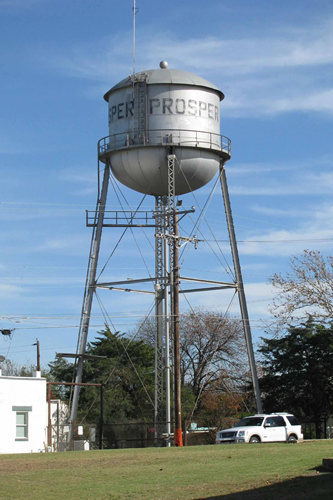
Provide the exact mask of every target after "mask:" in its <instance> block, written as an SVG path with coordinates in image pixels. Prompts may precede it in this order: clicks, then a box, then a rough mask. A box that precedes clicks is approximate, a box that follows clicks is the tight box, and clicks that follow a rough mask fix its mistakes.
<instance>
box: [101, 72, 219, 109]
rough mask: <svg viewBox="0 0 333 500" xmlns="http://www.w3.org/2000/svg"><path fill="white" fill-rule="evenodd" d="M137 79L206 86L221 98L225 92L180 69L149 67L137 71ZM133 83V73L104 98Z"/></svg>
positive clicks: (106, 98) (203, 79)
mask: <svg viewBox="0 0 333 500" xmlns="http://www.w3.org/2000/svg"><path fill="white" fill-rule="evenodd" d="M134 76H135V81H144V80H145V81H146V83H147V84H148V85H159V84H171V85H189V86H191V87H192V86H193V87H205V88H209V89H211V90H213V91H215V92H216V93H217V94H218V95H219V97H220V100H221V101H222V99H224V94H223V92H221V90H219V89H218V88H217V87H216V86H215V85H213V84H212V83H210V82H209V81H208V80H205V78H201V77H200V76H198V75H194V74H193V73H189V72H188V71H183V70H180V69H167V68H163V69H149V70H147V71H140V72H139V73H135V75H134ZM132 84H133V75H130V76H128V77H127V78H125V79H124V80H121V82H119V83H117V84H116V85H114V87H112V88H111V89H110V90H109V91H108V92H106V94H105V95H104V99H105V100H106V101H108V99H109V95H110V94H111V93H112V92H113V91H115V90H117V89H122V88H124V87H130V86H131V85H132Z"/></svg>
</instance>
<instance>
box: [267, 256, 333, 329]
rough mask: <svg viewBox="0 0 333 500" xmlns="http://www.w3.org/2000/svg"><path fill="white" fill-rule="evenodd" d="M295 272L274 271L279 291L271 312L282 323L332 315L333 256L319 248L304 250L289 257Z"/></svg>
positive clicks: (325, 318) (324, 317) (332, 316)
mask: <svg viewBox="0 0 333 500" xmlns="http://www.w3.org/2000/svg"><path fill="white" fill-rule="evenodd" d="M290 265H291V269H292V272H289V273H287V274H286V275H282V274H281V273H279V274H274V276H273V277H272V279H271V283H272V284H273V286H274V287H275V288H276V289H277V290H278V295H277V296H276V298H275V299H274V301H273V304H272V306H271V312H272V313H273V315H274V316H275V317H276V318H277V319H278V320H279V321H281V322H283V323H288V322H289V323H290V322H293V323H294V322H295V321H299V320H302V321H303V320H304V318H306V317H308V316H312V317H313V318H315V319H316V320H324V321H327V320H331V319H332V318H333V257H326V258H325V257H323V255H322V254H321V253H320V252H319V251H317V250H304V252H303V254H302V255H300V256H294V257H291V259H290Z"/></svg>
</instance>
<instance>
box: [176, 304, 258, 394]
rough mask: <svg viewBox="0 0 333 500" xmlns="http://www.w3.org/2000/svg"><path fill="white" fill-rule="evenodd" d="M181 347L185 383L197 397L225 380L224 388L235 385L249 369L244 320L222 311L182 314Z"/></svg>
mask: <svg viewBox="0 0 333 500" xmlns="http://www.w3.org/2000/svg"><path fill="white" fill-rule="evenodd" d="M180 349H181V359H182V374H183V382H184V383H189V384H190V385H191V387H192V390H193V393H194V395H195V397H196V398H199V397H200V395H201V394H202V393H204V392H205V390H206V389H207V388H208V387H210V386H212V385H214V384H215V385H216V383H218V381H220V382H221V380H223V385H222V387H224V388H226V387H228V386H230V385H234V382H235V380H236V379H238V380H240V379H241V378H242V376H243V374H244V372H245V371H247V369H248V366H247V363H246V358H245V357H244V354H245V345H244V338H243V329H242V325H241V322H240V321H239V320H237V319H234V318H228V317H225V315H223V314H222V313H218V312H209V311H201V310H195V311H194V312H191V313H187V314H183V315H182V316H181V320H180ZM244 366H245V368H244ZM221 383H222V382H221Z"/></svg>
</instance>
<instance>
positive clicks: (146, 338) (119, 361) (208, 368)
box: [16, 250, 333, 437]
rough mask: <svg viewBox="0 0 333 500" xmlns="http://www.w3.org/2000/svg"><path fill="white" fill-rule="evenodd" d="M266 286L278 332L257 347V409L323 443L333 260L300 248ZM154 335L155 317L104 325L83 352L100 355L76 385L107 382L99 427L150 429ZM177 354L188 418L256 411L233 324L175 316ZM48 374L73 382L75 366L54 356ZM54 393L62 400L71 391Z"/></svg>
mask: <svg viewBox="0 0 333 500" xmlns="http://www.w3.org/2000/svg"><path fill="white" fill-rule="evenodd" d="M272 284H273V285H274V287H275V288H276V289H277V291H278V294H277V295H276V298H275V300H274V303H273V305H272V313H273V314H274V315H275V316H276V319H277V322H276V325H277V328H276V331H275V333H274V335H272V334H270V335H269V336H268V337H266V338H262V339H261V344H260V346H259V348H258V353H257V364H258V373H259V385H260V388H261V392H262V400H263V408H264V411H265V412H277V411H288V412H292V413H294V414H295V415H297V416H298V417H299V418H300V420H301V421H302V422H313V423H314V424H315V428H316V436H317V437H321V436H322V429H323V426H325V425H326V421H327V418H328V417H329V416H331V415H333V323H332V320H333V317H332V312H333V310H332V308H333V258H331V257H328V258H326V259H325V258H324V257H323V256H322V255H321V254H320V252H317V251H308V250H306V251H304V252H303V254H302V255H301V256H296V257H293V258H292V259H291V272H289V273H287V274H286V275H282V274H275V275H274V276H273V278H272ZM154 330H155V324H154V320H153V319H152V320H148V321H146V322H145V324H144V327H140V328H138V330H137V331H135V332H131V334H126V333H124V332H111V331H110V329H109V328H107V327H106V328H105V329H104V330H102V331H101V332H99V334H98V336H97V337H96V339H95V340H94V341H93V342H91V343H90V344H89V345H88V348H87V354H91V355H95V356H105V358H104V359H98V360H96V359H88V360H86V361H85V367H84V374H83V382H94V383H103V384H104V388H105V389H104V394H105V407H104V418H105V421H107V422H113V423H114V422H123V423H124V422H133V421H143V422H152V419H153V414H154V410H153V407H154V381H155V375H154V365H155V357H154ZM180 350H181V377H182V411H183V417H184V418H185V419H188V420H193V421H199V422H200V423H201V424H202V425H205V426H215V427H223V426H225V425H228V423H230V422H232V421H233V420H234V419H237V418H238V417H241V416H243V415H246V414H251V413H255V412H256V408H255V401H254V398H253V395H252V391H251V389H250V387H251V384H250V374H249V370H248V361H247V355H246V351H245V342H244V337H243V330H242V325H241V323H240V321H239V320H237V319H235V318H230V317H226V316H225V315H223V314H222V313H219V312H210V311H205V310H200V309H197V310H194V311H191V312H190V313H186V314H183V315H181V317H180ZM23 371H24V374H25V375H27V374H29V373H28V372H29V369H28V368H26V367H24V369H23ZM16 374H18V373H16ZM46 376H47V377H48V378H50V379H52V380H57V381H72V378H73V364H72V363H70V362H67V361H65V360H64V359H62V358H57V359H55V360H54V361H53V362H52V363H50V365H49V370H48V371H47V373H46ZM54 391H57V393H56V394H55V395H58V396H59V397H62V398H64V399H66V398H68V397H69V391H70V389H68V388H64V387H63V388H61V387H59V388H58V389H54ZM98 417H99V392H98V389H96V388H94V387H89V388H85V389H83V390H81V394H80V407H79V419H81V420H82V421H86V422H89V423H92V422H95V421H97V420H98Z"/></svg>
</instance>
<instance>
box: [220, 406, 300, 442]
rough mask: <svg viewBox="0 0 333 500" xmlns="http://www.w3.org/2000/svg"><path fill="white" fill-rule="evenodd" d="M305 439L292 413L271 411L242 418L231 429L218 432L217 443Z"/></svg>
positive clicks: (295, 440)
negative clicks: (267, 413) (266, 413)
mask: <svg viewBox="0 0 333 500" xmlns="http://www.w3.org/2000/svg"><path fill="white" fill-rule="evenodd" d="M301 440H303V434H302V429H301V426H300V424H299V423H298V422H297V419H296V417H294V415H291V414H290V413H270V414H269V415H263V414H258V415H253V416H252V417H244V418H242V419H241V420H240V421H239V422H238V424H236V425H235V426H234V427H231V428H230V429H224V430H222V431H219V432H218V433H217V434H216V443H217V444H222V443H269V442H271V443H272V442H278V441H281V442H286V443H297V441H301Z"/></svg>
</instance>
